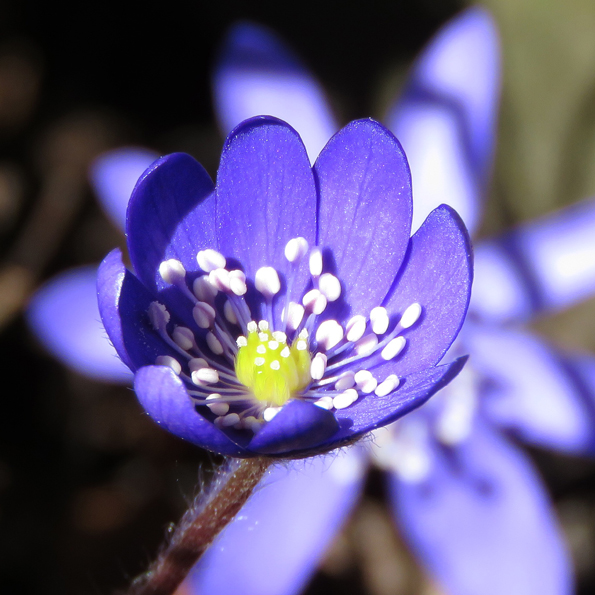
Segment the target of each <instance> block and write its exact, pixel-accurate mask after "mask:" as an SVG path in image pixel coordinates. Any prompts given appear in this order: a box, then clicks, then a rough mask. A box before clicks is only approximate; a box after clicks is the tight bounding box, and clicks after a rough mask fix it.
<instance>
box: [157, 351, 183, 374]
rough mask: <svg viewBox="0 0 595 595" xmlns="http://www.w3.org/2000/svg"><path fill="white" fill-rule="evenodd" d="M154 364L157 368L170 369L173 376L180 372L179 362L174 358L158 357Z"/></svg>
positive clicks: (169, 356) (167, 356)
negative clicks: (165, 367)
mask: <svg viewBox="0 0 595 595" xmlns="http://www.w3.org/2000/svg"><path fill="white" fill-rule="evenodd" d="M155 364H156V365H158V366H167V367H168V368H171V369H172V370H173V371H174V373H175V374H178V375H179V374H180V372H181V371H182V366H181V365H180V362H179V361H178V360H177V359H176V358H174V357H171V355H160V356H158V357H157V359H156V360H155Z"/></svg>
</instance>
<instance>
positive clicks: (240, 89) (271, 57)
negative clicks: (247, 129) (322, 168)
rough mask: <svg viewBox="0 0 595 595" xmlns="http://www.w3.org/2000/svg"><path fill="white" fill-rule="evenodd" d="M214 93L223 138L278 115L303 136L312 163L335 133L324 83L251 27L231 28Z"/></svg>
mask: <svg viewBox="0 0 595 595" xmlns="http://www.w3.org/2000/svg"><path fill="white" fill-rule="evenodd" d="M213 94H214V98H215V109H216V112H217V116H218V118H219V122H220V125H221V128H222V129H223V132H224V133H225V134H228V133H229V132H231V130H232V129H233V128H234V127H235V126H237V125H238V124H239V123H240V122H242V121H243V120H246V119H248V118H251V117H253V116H259V115H269V116H276V117H277V118H281V119H282V120H285V121H286V122H288V123H289V124H291V126H293V127H294V128H295V129H296V130H297V131H298V132H299V134H300V136H301V137H302V139H303V141H304V144H305V145H306V149H307V150H308V155H309V156H310V161H311V162H314V160H315V159H316V157H317V155H318V153H320V151H321V150H322V147H324V145H325V144H326V142H327V141H328V140H329V139H330V137H331V136H332V135H333V134H334V133H335V132H336V130H337V125H336V123H335V121H334V118H333V116H332V113H331V111H330V109H329V107H328V105H327V102H326V100H325V97H324V93H323V91H322V89H321V87H320V85H319V84H318V82H317V81H316V80H315V79H314V78H313V77H312V75H311V74H310V73H309V72H308V70H307V69H306V68H305V67H304V65H303V64H302V62H301V60H300V59H299V58H298V57H297V56H296V55H295V54H294V52H293V51H292V50H291V49H290V48H289V47H287V45H285V43H284V42H283V41H282V40H281V39H280V38H279V37H278V36H277V35H275V34H274V33H273V32H272V31H270V30H269V29H267V28H265V27H262V26H259V25H255V24H253V23H246V22H243V23H238V24H236V25H234V26H232V28H231V29H230V31H229V33H228V35H227V37H226V39H225V40H224V42H223V46H222V48H221V51H220V54H219V57H218V60H217V63H216V65H215V69H214V75H213Z"/></svg>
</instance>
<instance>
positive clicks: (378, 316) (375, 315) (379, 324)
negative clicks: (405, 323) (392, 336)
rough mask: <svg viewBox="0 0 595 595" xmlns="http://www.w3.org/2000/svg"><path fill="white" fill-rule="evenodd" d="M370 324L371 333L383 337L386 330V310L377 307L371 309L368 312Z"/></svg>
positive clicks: (387, 320)
mask: <svg viewBox="0 0 595 595" xmlns="http://www.w3.org/2000/svg"><path fill="white" fill-rule="evenodd" d="M370 322H371V323H372V331H373V332H375V333H376V334H377V335H383V334H384V333H386V331H387V329H388V323H389V318H388V313H387V311H386V308H383V307H382V306H379V307H377V308H373V309H372V311H371V312H370Z"/></svg>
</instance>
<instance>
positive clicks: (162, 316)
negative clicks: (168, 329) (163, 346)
mask: <svg viewBox="0 0 595 595" xmlns="http://www.w3.org/2000/svg"><path fill="white" fill-rule="evenodd" d="M147 313H148V314H149V320H150V321H151V326H152V327H153V328H154V329H155V330H156V331H159V330H165V326H166V324H167V323H168V322H169V319H170V315H169V312H168V311H167V308H166V307H165V306H164V305H163V304H160V303H159V302H151V303H150V304H149V310H148V312H147Z"/></svg>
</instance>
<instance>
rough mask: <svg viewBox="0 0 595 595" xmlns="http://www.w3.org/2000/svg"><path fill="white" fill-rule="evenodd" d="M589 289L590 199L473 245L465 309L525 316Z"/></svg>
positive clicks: (496, 317) (594, 210)
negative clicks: (470, 292)
mask: <svg viewBox="0 0 595 595" xmlns="http://www.w3.org/2000/svg"><path fill="white" fill-rule="evenodd" d="M593 294H595V199H588V200H584V201H582V202H580V203H578V204H576V205H573V206H571V207H568V208H566V209H563V210H560V211H558V212H557V213H553V214H552V215H549V216H547V217H543V218H542V219H539V220H537V221H533V222H531V223H528V224H526V225H522V226H519V227H518V228H516V229H514V230H512V231H510V232H508V233H506V234H504V235H502V236H500V237H498V238H495V239H492V240H489V241H487V242H482V243H480V244H479V245H478V246H477V247H476V252H475V282H474V284H473V296H472V299H471V306H470V312H473V313H474V314H475V315H477V316H480V317H481V318H483V319H485V320H490V321H496V322H505V321H513V320H514V321H518V320H527V319H528V318H530V317H531V316H533V315H535V314H537V313H539V312H542V311H544V310H545V311H547V310H562V309H564V308H567V307H569V306H571V305H572V304H575V303H576V302H578V301H580V300H583V299H586V298H588V297H590V296H592V295H593Z"/></svg>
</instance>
